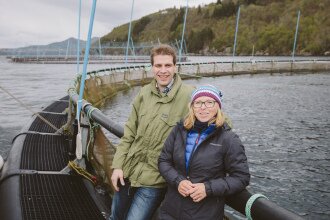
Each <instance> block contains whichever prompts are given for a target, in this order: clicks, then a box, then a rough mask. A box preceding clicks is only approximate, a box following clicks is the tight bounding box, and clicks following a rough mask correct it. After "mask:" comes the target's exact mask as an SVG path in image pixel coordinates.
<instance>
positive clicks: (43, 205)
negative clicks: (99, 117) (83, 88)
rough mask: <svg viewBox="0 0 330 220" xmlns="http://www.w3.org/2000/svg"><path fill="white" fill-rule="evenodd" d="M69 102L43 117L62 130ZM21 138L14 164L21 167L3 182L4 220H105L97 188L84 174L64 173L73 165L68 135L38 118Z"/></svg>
mask: <svg viewBox="0 0 330 220" xmlns="http://www.w3.org/2000/svg"><path fill="white" fill-rule="evenodd" d="M68 104H69V101H68V96H67V97H64V98H62V99H61V100H58V101H55V102H53V103H52V104H50V105H49V106H47V107H46V108H45V109H44V110H43V112H40V113H39V114H40V115H41V116H42V117H44V118H46V119H47V120H48V121H49V122H51V123H52V124H53V125H55V126H56V127H57V128H60V127H62V126H63V125H64V124H65V123H66V120H67V114H66V113H63V112H64V111H65V109H66V108H67V107H68ZM20 136H21V137H20V138H18V139H20V140H15V142H18V144H17V143H15V142H14V145H16V146H14V145H13V148H14V147H15V148H19V149H18V150H17V152H21V154H20V160H17V159H16V160H15V159H13V160H12V161H13V162H12V165H11V166H10V167H17V169H16V170H11V171H10V172H8V173H9V174H8V175H7V176H6V177H4V178H3V177H2V179H1V182H0V213H4V215H2V214H1V217H0V218H1V219H3V220H7V219H8V220H14V219H15V220H16V219H24V220H30V219H34V220H38V219H40V220H41V219H42V220H43V219H56V220H57V219H58V220H63V219H68V220H69V219H79V220H81V219H86V220H87V219H105V216H104V215H105V214H104V213H105V212H104V211H100V207H102V205H100V204H99V202H96V200H94V199H95V198H94V199H93V197H92V196H91V194H90V193H91V192H92V191H95V190H94V188H93V186H92V185H91V184H90V183H89V182H88V181H86V180H84V179H83V178H82V177H80V176H77V175H67V174H65V173H63V172H61V171H62V170H63V169H65V168H66V167H67V164H68V162H69V154H68V153H69V147H70V144H71V141H70V140H69V137H68V136H65V135H61V134H55V130H54V129H53V128H52V127H50V126H49V125H48V124H46V123H45V122H43V121H42V120H41V119H40V118H39V117H35V119H34V121H33V122H32V123H31V126H30V128H28V130H27V131H26V132H23V133H22V135H20ZM17 146H18V147H17ZM14 150H15V149H14ZM18 158H19V157H18ZM104 196H105V197H108V195H104ZM102 208H103V207H102ZM102 208H101V209H102ZM8 210H10V211H8Z"/></svg>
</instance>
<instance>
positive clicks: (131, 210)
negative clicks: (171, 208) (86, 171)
mask: <svg viewBox="0 0 330 220" xmlns="http://www.w3.org/2000/svg"><path fill="white" fill-rule="evenodd" d="M165 193H166V188H161V189H160V188H152V187H131V186H130V185H129V183H125V186H121V187H120V188H119V192H115V194H114V197H113V199H112V207H111V215H110V218H109V220H125V219H126V220H149V219H151V218H152V216H153V214H154V213H155V211H156V210H157V208H158V206H159V205H160V203H161V202H162V201H163V199H164V196H165Z"/></svg>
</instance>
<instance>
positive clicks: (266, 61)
mask: <svg viewBox="0 0 330 220" xmlns="http://www.w3.org/2000/svg"><path fill="white" fill-rule="evenodd" d="M322 61H328V62H329V61H330V59H329V58H321V59H320V58H317V59H313V58H306V59H303V58H301V59H295V60H294V61H293V60H292V59H289V58H288V59H278V60H274V59H255V57H254V58H251V59H250V60H231V61H211V62H189V61H188V62H184V63H178V64H177V66H178V68H179V67H180V66H196V65H207V64H229V63H231V64H236V63H274V62H278V63H285V62H286V63H299V62H322ZM141 68H151V65H150V63H148V64H138V65H136V64H135V65H134V64H133V65H127V66H121V67H111V68H105V69H100V70H93V71H90V72H87V75H91V74H96V73H101V72H107V71H110V72H111V71H123V70H124V71H125V70H131V69H141Z"/></svg>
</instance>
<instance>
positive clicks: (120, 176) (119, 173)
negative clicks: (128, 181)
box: [111, 169, 125, 192]
mask: <svg viewBox="0 0 330 220" xmlns="http://www.w3.org/2000/svg"><path fill="white" fill-rule="evenodd" d="M118 180H120V184H121V185H122V186H124V185H125V181H124V172H123V170H122V169H114V170H113V172H112V176H111V182H112V185H113V187H114V188H115V190H116V191H117V192H118V191H119V186H117V184H118Z"/></svg>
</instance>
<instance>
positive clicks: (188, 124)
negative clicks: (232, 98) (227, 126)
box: [183, 103, 225, 130]
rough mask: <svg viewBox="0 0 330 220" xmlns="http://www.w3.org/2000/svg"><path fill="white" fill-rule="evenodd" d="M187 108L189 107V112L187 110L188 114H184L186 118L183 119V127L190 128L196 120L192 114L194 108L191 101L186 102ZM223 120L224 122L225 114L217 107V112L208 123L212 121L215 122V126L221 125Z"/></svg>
mask: <svg viewBox="0 0 330 220" xmlns="http://www.w3.org/2000/svg"><path fill="white" fill-rule="evenodd" d="M188 109H189V112H188V115H187V116H186V118H185V119H184V122H183V126H184V128H185V129H187V130H190V129H191V128H192V127H193V126H194V123H195V121H196V116H195V114H194V109H193V107H192V103H189V104H188ZM224 122H225V116H224V114H223V112H222V111H221V109H220V108H218V112H217V114H216V116H215V117H214V118H213V119H212V120H211V121H209V125H210V124H212V123H215V126H216V127H221V126H222V125H223V123H224Z"/></svg>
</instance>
